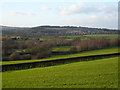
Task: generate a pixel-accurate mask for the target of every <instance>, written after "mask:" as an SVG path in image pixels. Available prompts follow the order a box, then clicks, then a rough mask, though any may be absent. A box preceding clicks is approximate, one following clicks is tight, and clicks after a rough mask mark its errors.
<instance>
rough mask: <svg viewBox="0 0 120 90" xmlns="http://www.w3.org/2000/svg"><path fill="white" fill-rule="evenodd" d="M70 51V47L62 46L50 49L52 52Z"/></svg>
mask: <svg viewBox="0 0 120 90" xmlns="http://www.w3.org/2000/svg"><path fill="white" fill-rule="evenodd" d="M69 49H70V46H63V47H55V48H52V51H57V52H59V51H68V50H69Z"/></svg>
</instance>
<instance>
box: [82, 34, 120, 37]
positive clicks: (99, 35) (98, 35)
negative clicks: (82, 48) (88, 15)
mask: <svg viewBox="0 0 120 90" xmlns="http://www.w3.org/2000/svg"><path fill="white" fill-rule="evenodd" d="M84 36H88V37H92V38H119V37H118V34H95V35H84Z"/></svg>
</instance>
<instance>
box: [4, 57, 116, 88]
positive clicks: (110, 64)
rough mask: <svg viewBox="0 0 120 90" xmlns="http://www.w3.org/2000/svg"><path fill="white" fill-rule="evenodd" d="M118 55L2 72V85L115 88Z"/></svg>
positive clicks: (18, 86) (8, 86) (10, 86)
mask: <svg viewBox="0 0 120 90" xmlns="http://www.w3.org/2000/svg"><path fill="white" fill-rule="evenodd" d="M117 64H118V57H114V58H106V59H99V60H94V61H86V62H76V63H71V64H64V65H58V66H52V67H43V68H34V69H29V70H18V71H9V72H3V73H2V75H3V83H2V85H3V88H117V84H118V78H117V77H118V73H117V71H118V65H117Z"/></svg>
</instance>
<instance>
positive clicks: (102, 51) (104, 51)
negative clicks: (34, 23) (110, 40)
mask: <svg viewBox="0 0 120 90" xmlns="http://www.w3.org/2000/svg"><path fill="white" fill-rule="evenodd" d="M117 52H118V47H114V48H106V49H98V50H91V51H84V52H81V53H76V54H69V55H56V56H52V57H50V58H46V59H37V60H18V61H2V64H3V65H5V64H15V63H27V62H36V61H47V60H54V59H61V58H71V57H80V56H89V55H101V54H112V53H117Z"/></svg>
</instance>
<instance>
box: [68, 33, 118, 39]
mask: <svg viewBox="0 0 120 90" xmlns="http://www.w3.org/2000/svg"><path fill="white" fill-rule="evenodd" d="M66 38H67V39H73V38H80V39H81V40H85V39H89V38H119V37H118V34H95V35H79V36H77V35H72V36H67V37H66Z"/></svg>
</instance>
